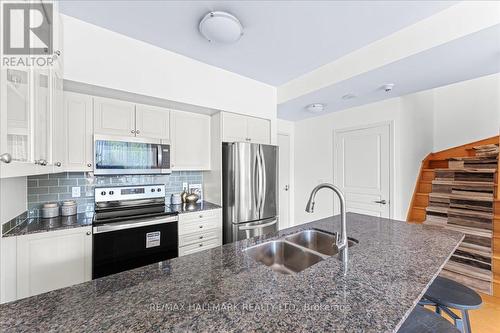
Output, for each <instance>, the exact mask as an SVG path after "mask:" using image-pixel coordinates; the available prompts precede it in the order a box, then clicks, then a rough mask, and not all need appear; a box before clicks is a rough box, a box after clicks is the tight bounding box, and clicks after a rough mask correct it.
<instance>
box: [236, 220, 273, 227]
mask: <svg viewBox="0 0 500 333" xmlns="http://www.w3.org/2000/svg"><path fill="white" fill-rule="evenodd" d="M277 222H278V220H277V219H275V220H273V221H271V222H269V223H264V224H257V225H253V226H250V227H243V226H241V227H239V229H240V230H253V229H262V228H265V227H269V226H272V225H274V224H276V223H277Z"/></svg>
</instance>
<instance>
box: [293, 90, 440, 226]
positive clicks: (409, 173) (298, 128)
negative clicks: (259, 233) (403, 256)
mask: <svg viewBox="0 0 500 333" xmlns="http://www.w3.org/2000/svg"><path fill="white" fill-rule="evenodd" d="M425 97H427V96H423V95H422V96H418V97H415V99H416V100H418V101H419V102H420V103H424V102H425V101H426V98H425ZM409 103H410V101H409V100H403V99H401V98H393V99H388V100H385V101H381V102H377V103H373V104H368V105H363V106H359V107H356V108H352V109H349V110H344V111H341V112H335V113H332V114H329V115H325V116H322V117H316V118H312V119H308V120H303V121H300V122H297V123H296V125H295V173H296V174H295V189H296V193H295V200H296V207H297V208H296V211H295V219H296V223H297V224H300V223H303V222H307V221H311V220H315V219H318V218H322V217H326V216H329V215H332V209H333V194H331V193H328V192H322V193H321V195H318V197H317V204H316V206H315V213H314V214H308V213H306V212H305V211H304V205H305V203H306V202H307V199H308V196H309V193H310V191H311V190H312V189H313V188H314V186H316V185H317V184H319V183H322V182H333V177H334V175H333V131H334V130H335V129H343V128H350V127H356V126H362V125H367V124H376V123H380V122H392V124H393V136H394V144H393V154H394V170H395V171H394V172H395V174H394V179H395V182H394V183H392V184H391V187H392V189H391V192H392V194H393V197H392V198H391V203H392V204H391V213H392V216H393V217H394V218H396V219H405V215H406V208H407V197H408V195H411V193H412V192H413V186H414V181H415V175H414V174H413V173H414V171H415V170H418V166H417V167H415V168H413V169H414V170H409V169H408V167H407V165H408V164H414V163H415V162H418V163H417V165H419V161H420V160H421V159H422V158H423V157H424V156H425V153H423V152H424V151H425V152H429V151H430V150H432V140H425V141H419V136H421V135H423V134H426V135H427V136H428V137H430V138H432V117H430V115H431V114H430V113H428V112H425V113H422V114H420V115H419V116H418V117H416V116H415V115H414V113H413V112H410V110H407V108H408V104H409ZM419 117H422V118H423V117H427V118H429V119H428V120H429V121H430V122H431V125H430V126H429V125H428V124H427V123H426V122H425V123H424V122H420V123H417V122H415V121H414V120H415V119H417V118H419ZM415 172H416V171H415ZM407 193H409V194H407Z"/></svg>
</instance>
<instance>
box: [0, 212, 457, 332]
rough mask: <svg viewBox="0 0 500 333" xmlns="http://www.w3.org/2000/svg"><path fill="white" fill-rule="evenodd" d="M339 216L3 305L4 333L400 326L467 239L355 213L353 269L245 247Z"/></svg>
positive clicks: (350, 220) (329, 227)
mask: <svg viewBox="0 0 500 333" xmlns="http://www.w3.org/2000/svg"><path fill="white" fill-rule="evenodd" d="M339 225H340V219H339V217H338V216H335V217H331V218H327V219H322V220H318V221H314V222H310V223H306V224H302V225H300V226H296V227H292V228H288V229H285V230H282V231H280V232H279V233H275V234H270V235H266V236H263V237H257V238H253V239H248V240H245V241H240V242H236V243H232V244H227V245H224V246H221V247H218V248H214V249H211V250H207V251H204V252H200V253H196V254H193V255H188V256H185V257H181V258H176V259H172V260H168V261H164V262H160V263H157V264H153V265H149V266H145V267H142V268H138V269H134V270H131V271H127V272H123V273H119V274H115V275H111V276H108V277H104V278H101V279H97V280H93V281H90V282H87V283H83V284H79V285H76V286H72V287H68V288H64V289H60V290H55V291H52V292H49V293H45V294H42V295H38V296H34V297H30V298H26V299H21V300H18V301H15V302H12V303H8V304H4V305H1V306H0V331H2V332H32V331H37V332H41V331H70V332H102V331H113V332H129V331H133V332H152V331H182V332H184V331H204V332H206V331H217V332H221V331H256V330H260V331H287V332H293V331H339V332H395V331H397V329H398V328H399V326H400V325H401V324H402V322H403V321H404V320H405V318H406V317H407V316H408V315H409V313H410V312H411V310H412V309H413V307H414V306H415V305H416V303H417V302H418V301H419V299H420V298H421V296H422V295H423V293H424V292H425V290H426V289H427V287H428V286H429V285H430V283H431V282H432V281H433V280H434V278H435V277H436V276H437V274H438V273H439V272H440V270H441V268H442V267H443V266H444V264H445V263H446V261H447V260H448V258H449V257H450V255H451V254H452V253H453V251H454V250H455V248H456V247H457V246H458V245H459V243H460V242H461V240H462V238H463V235H462V234H461V233H458V232H453V231H448V230H442V229H439V228H436V227H432V226H426V225H416V224H408V223H405V222H401V221H395V220H390V219H383V218H376V217H371V216H366V215H359V214H353V213H349V214H348V215H347V231H348V235H349V237H352V238H355V239H356V240H358V241H359V243H358V244H356V245H354V246H353V247H351V248H349V262H348V264H347V274H344V269H345V267H344V264H343V263H342V262H341V261H340V260H339V259H338V257H337V256H333V257H330V258H328V259H326V260H323V261H320V262H318V263H317V264H315V265H313V266H311V267H309V268H307V269H305V270H303V271H301V272H300V273H297V274H291V275H285V274H279V273H276V272H273V271H272V270H271V269H269V267H267V266H264V265H262V264H260V263H257V262H256V261H254V260H253V259H252V258H251V257H249V256H248V254H247V253H246V252H245V251H243V250H244V249H245V248H247V247H249V246H252V245H255V244H258V243H262V242H265V241H268V240H271V239H278V238H282V237H283V236H285V235H289V234H292V233H294V232H296V231H297V230H304V229H311V228H316V229H320V230H324V231H328V232H333V231H338V230H339Z"/></svg>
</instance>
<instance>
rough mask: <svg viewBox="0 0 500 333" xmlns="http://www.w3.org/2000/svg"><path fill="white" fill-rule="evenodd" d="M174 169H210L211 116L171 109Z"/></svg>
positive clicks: (172, 163)
mask: <svg viewBox="0 0 500 333" xmlns="http://www.w3.org/2000/svg"><path fill="white" fill-rule="evenodd" d="M170 128H171V130H170V133H171V140H172V146H171V151H172V157H171V158H172V159H171V166H172V169H173V170H209V169H210V116H207V115H202V114H196V113H190V112H182V111H171V113H170Z"/></svg>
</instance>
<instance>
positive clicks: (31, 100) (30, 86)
mask: <svg viewBox="0 0 500 333" xmlns="http://www.w3.org/2000/svg"><path fill="white" fill-rule="evenodd" d="M0 14H3V13H0ZM48 21H49V22H50V24H51V25H52V28H51V29H52V31H53V40H52V43H53V44H54V45H53V47H54V56H53V57H54V59H53V60H54V61H53V65H51V66H42V67H36V66H11V67H5V66H2V67H1V68H0V178H7V177H17V176H26V175H34V174H42V173H51V172H62V171H63V168H61V167H62V166H63V164H64V161H63V157H64V149H65V148H64V147H65V146H64V142H65V139H64V135H63V134H64V128H63V126H64V119H63V118H62V117H63V112H62V110H63V100H62V88H63V78H62V73H63V66H62V64H63V62H62V51H61V45H62V44H61V43H62V39H61V37H62V30H61V29H62V26H61V24H60V23H61V22H60V17H59V15H58V11H57V7H54V19H53V20H52V19H50V20H48ZM0 29H2V27H0ZM2 37H3V32H2V31H0V39H1V38H2ZM55 48H57V49H55ZM31 56H32V57H33V56H39V55H36V54H33V55H31Z"/></svg>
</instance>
